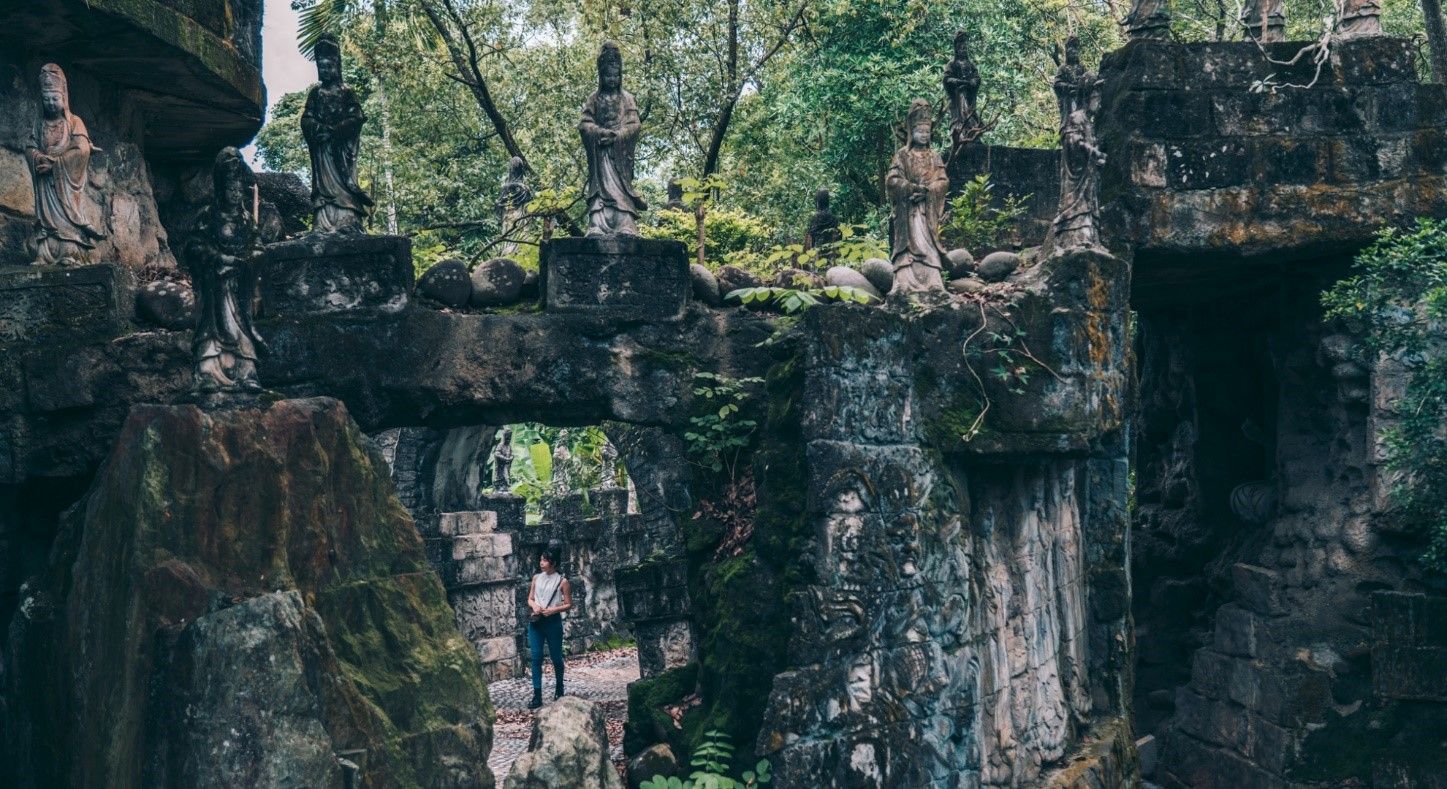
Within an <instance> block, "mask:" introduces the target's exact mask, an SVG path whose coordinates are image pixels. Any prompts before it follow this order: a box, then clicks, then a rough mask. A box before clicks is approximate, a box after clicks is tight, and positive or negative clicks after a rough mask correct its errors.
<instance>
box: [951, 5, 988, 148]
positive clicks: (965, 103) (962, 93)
mask: <svg viewBox="0 0 1447 789" xmlns="http://www.w3.org/2000/svg"><path fill="white" fill-rule="evenodd" d="M979 92H980V70H979V69H977V68H975V61H974V60H972V59H971V58H970V39H969V36H968V35H967V34H966V33H965V31H963V30H961V31H959V32H957V33H955V58H954V60H951V61H950V63H949V65H948V66H945V95H946V96H948V97H949V100H950V140H951V141H952V143H953V144H954V147H959V146H961V145H964V144H965V143H967V142H969V141H971V140H973V139H974V138H975V137H977V136H979V133H980V119H979V117H978V116H977V115H976V114H975V97H976V96H978V95H979Z"/></svg>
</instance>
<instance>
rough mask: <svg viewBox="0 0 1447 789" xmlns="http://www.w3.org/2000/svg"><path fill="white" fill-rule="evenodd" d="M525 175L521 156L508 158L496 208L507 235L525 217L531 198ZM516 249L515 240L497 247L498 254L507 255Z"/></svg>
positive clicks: (519, 227)
mask: <svg viewBox="0 0 1447 789" xmlns="http://www.w3.org/2000/svg"><path fill="white" fill-rule="evenodd" d="M527 176H528V165H527V163H526V162H524V161H523V158H522V157H521V156H514V157H512V159H509V160H508V163H507V175H506V176H505V177H504V178H503V179H502V190H501V191H500V192H499V193H498V197H497V210H498V221H499V223H500V227H501V231H502V232H503V233H505V234H507V235H509V236H512V235H515V234H516V233H517V232H518V231H519V230H520V229H521V225H522V224H523V222H524V221H526V219H527V207H528V203H530V202H532V199H533V190H532V187H530V186H528V182H527ZM517 249H518V244H517V242H516V241H508V242H506V243H504V244H503V245H502V246H501V247H500V248H499V251H498V254H499V255H501V256H502V257H509V256H511V255H513V254H515V253H516V252H517Z"/></svg>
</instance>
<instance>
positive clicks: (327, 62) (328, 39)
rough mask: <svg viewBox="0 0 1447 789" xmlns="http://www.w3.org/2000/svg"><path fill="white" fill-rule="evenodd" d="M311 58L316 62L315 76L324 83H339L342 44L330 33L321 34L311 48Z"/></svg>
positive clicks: (340, 78)
mask: <svg viewBox="0 0 1447 789" xmlns="http://www.w3.org/2000/svg"><path fill="white" fill-rule="evenodd" d="M312 58H313V59H314V60H316V63H317V78H318V79H320V80H321V81H322V84H324V85H340V84H341V82H342V45H341V43H340V42H338V41H337V37H336V36H334V35H332V34H331V33H324V34H322V37H321V38H318V39H317V43H316V46H315V47H313V48H312Z"/></svg>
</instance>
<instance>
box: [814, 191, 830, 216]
mask: <svg viewBox="0 0 1447 789" xmlns="http://www.w3.org/2000/svg"><path fill="white" fill-rule="evenodd" d="M814 210H815V211H820V212H824V211H828V210H829V190H828V189H820V190H819V191H817V192H815V193H814Z"/></svg>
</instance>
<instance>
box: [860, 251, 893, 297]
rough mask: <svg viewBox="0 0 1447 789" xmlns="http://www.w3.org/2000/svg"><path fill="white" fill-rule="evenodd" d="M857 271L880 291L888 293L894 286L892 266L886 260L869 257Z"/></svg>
mask: <svg viewBox="0 0 1447 789" xmlns="http://www.w3.org/2000/svg"><path fill="white" fill-rule="evenodd" d="M859 273H860V274H863V275H864V278H865V279H867V280H869V284H871V285H873V286H874V289H875V290H877V291H879V292H880V293H888V292H889V291H890V289H891V288H893V287H894V266H891V265H889V261H888V260H883V259H881V258H870V259H868V260H866V261H864V263H863V264H862V265H860V267H859Z"/></svg>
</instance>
